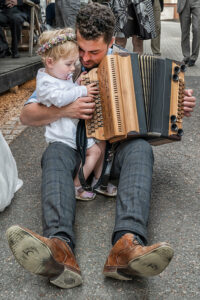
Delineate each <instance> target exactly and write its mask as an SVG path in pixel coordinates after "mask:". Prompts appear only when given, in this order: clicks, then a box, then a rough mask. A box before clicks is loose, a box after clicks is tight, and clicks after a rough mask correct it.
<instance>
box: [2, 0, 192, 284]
mask: <svg viewBox="0 0 200 300" xmlns="http://www.w3.org/2000/svg"><path fill="white" fill-rule="evenodd" d="M114 25H115V21H114V16H113V14H112V12H111V10H110V9H109V8H108V7H105V6H102V5H100V4H98V3H95V4H89V5H86V6H85V7H83V8H82V9H81V10H80V12H79V13H78V16H77V22H76V31H77V41H78V45H79V51H80V61H81V64H82V65H83V67H84V68H85V69H87V70H89V69H91V68H93V67H95V66H98V64H99V63H100V62H101V60H102V59H103V57H104V56H105V55H106V54H107V52H108V49H109V48H110V47H111V45H112V43H113V37H112V36H113V30H114ZM191 93H192V91H191V90H190V91H186V93H185V99H184V103H185V108H184V109H185V115H188V116H189V115H190V113H191V111H192V109H193V107H194V106H195V98H194V97H192V96H191ZM93 112H94V103H93V102H92V99H91V98H88V97H86V98H79V99H77V100H76V101H75V102H74V103H72V104H70V105H68V106H66V107H65V108H62V109H58V108H56V107H53V106H51V107H49V108H47V107H44V106H42V105H39V104H38V103H31V104H28V105H26V106H25V107H24V109H23V111H22V113H21V121H22V123H24V124H28V125H34V126H41V125H45V124H48V123H51V122H52V121H54V120H57V119H59V118H61V117H70V118H82V119H90V118H91V115H92V113H93ZM78 167H79V157H78V154H77V152H76V151H75V150H72V149H71V148H68V146H65V145H63V144H61V143H52V144H50V145H49V146H48V147H47V149H46V151H45V153H44V154H43V157H42V207H43V226H44V237H43V236H39V235H38V234H36V233H34V232H32V231H30V230H29V229H26V228H23V227H21V226H12V227H10V228H9V229H8V230H7V238H8V242H9V245H10V248H11V250H12V252H13V254H14V256H15V258H16V259H17V261H18V262H19V263H20V264H21V265H22V266H23V267H24V268H25V269H27V270H28V271H30V272H33V273H35V274H40V275H43V276H46V277H48V278H49V280H50V282H51V283H53V284H55V285H57V286H59V287H62V288H71V287H75V286H78V285H80V284H81V283H82V278H81V272H80V268H79V266H78V264H77V262H76V259H75V256H74V246H75V238H74V231H73V223H74V216H75V205H76V203H75V192H74V185H73V177H74V176H75V174H76V170H77V168H78ZM152 171H153V153H152V148H151V146H150V145H149V143H147V142H146V141H145V140H142V139H137V140H129V141H127V142H124V143H122V144H120V145H119V146H118V148H117V150H116V153H115V158H114V162H113V168H112V171H111V173H112V174H111V176H112V177H117V178H119V175H120V180H119V185H118V195H117V199H116V220H115V227H114V231H113V235H112V244H113V248H112V250H111V252H110V254H109V256H108V258H107V260H106V263H105V266H104V271H103V272H104V275H105V276H107V277H113V278H116V279H122V280H130V279H131V275H134V274H137V275H140V276H153V275H157V274H159V273H160V272H162V271H163V270H164V269H165V268H166V267H167V265H168V264H169V262H170V260H171V259H172V256H173V249H172V247H171V246H170V245H169V244H167V243H165V242H163V243H158V244H155V245H152V246H146V244H147V228H146V227H147V220H148V215H149V205H150V194H151V180H152Z"/></svg>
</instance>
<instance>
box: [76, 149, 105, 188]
mask: <svg viewBox="0 0 200 300" xmlns="http://www.w3.org/2000/svg"><path fill="white" fill-rule="evenodd" d="M100 156H101V149H100V148H99V146H98V145H97V144H94V145H93V146H92V147H90V148H89V149H87V151H86V159H85V164H84V166H83V174H84V177H85V179H86V180H87V179H88V177H89V175H90V174H91V173H92V171H93V170H94V168H95V165H96V163H97V161H98V160H99V157H100ZM74 184H75V186H80V180H79V178H78V174H77V175H76V177H75V179H74Z"/></svg>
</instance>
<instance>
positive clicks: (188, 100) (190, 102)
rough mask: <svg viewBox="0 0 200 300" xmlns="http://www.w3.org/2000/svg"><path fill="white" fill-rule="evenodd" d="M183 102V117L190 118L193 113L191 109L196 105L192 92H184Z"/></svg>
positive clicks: (189, 90)
mask: <svg viewBox="0 0 200 300" xmlns="http://www.w3.org/2000/svg"><path fill="white" fill-rule="evenodd" d="M184 94H185V96H184V101H183V110H184V116H186V117H190V116H191V113H192V112H193V108H194V107H195V105H196V98H195V97H193V96H192V94H193V90H191V89H188V90H185V91H184Z"/></svg>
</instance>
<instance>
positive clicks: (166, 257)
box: [128, 246, 174, 277]
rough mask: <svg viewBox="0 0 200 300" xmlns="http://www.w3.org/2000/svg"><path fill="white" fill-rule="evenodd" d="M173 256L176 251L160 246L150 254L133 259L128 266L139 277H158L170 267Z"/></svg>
mask: <svg viewBox="0 0 200 300" xmlns="http://www.w3.org/2000/svg"><path fill="white" fill-rule="evenodd" d="M173 254H174V251H173V249H172V248H171V247H170V246H160V247H159V248H157V249H155V250H153V251H152V252H150V253H148V254H145V255H143V256H141V257H139V258H137V259H133V260H132V261H130V262H129V264H128V266H129V268H130V269H131V270H132V271H133V272H134V273H136V274H137V275H138V276H142V277H149V276H156V275H158V274H160V273H161V272H162V271H164V269H165V268H166V267H167V266H168V264H169V263H170V261H171V259H172V257H173Z"/></svg>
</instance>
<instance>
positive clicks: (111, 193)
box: [92, 141, 117, 197]
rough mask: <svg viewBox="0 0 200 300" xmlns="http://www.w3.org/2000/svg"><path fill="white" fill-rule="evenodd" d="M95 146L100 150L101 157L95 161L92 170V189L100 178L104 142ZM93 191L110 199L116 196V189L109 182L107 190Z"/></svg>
mask: <svg viewBox="0 0 200 300" xmlns="http://www.w3.org/2000/svg"><path fill="white" fill-rule="evenodd" d="M97 145H98V146H99V148H100V149H101V156H100V158H99V160H98V161H97V164H96V166H95V168H94V178H93V180H92V187H94V186H95V184H96V183H97V182H98V180H99V178H100V176H101V173H102V169H103V163H104V156H105V149H106V142H104V141H102V142H99V143H98V144H97ZM95 191H97V192H98V193H100V194H103V195H106V196H110V197H114V196H116V195H117V187H116V186H115V185H113V184H112V183H110V182H109V183H108V186H107V190H102V189H101V188H100V187H98V188H97V189H95Z"/></svg>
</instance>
